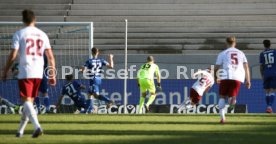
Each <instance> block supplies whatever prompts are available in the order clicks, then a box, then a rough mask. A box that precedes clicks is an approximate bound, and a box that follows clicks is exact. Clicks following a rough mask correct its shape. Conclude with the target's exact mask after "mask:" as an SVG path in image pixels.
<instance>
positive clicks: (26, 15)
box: [22, 9, 35, 25]
mask: <svg viewBox="0 0 276 144" xmlns="http://www.w3.org/2000/svg"><path fill="white" fill-rule="evenodd" d="M34 20H35V14H34V12H33V11H32V10H29V9H25V10H23V11H22V21H23V22H24V23H25V24H27V25H29V24H30V23H32V22H33V21H34Z"/></svg>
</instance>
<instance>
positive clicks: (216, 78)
mask: <svg viewBox="0 0 276 144" xmlns="http://www.w3.org/2000/svg"><path fill="white" fill-rule="evenodd" d="M219 68H220V65H215V69H214V80H215V82H216V83H218V77H217V72H218V70H219Z"/></svg>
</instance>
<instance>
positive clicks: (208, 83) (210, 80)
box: [178, 69, 214, 113]
mask: <svg viewBox="0 0 276 144" xmlns="http://www.w3.org/2000/svg"><path fill="white" fill-rule="evenodd" d="M196 76H197V77H198V79H197V81H196V82H195V83H194V84H193V86H192V88H191V89H190V98H189V99H187V100H184V101H183V102H182V104H181V105H180V106H179V109H178V112H179V113H180V112H181V111H182V110H185V109H191V108H193V107H194V106H195V105H196V104H198V102H199V101H200V100H201V98H202V96H203V95H204V93H206V92H207V91H208V90H209V89H210V88H211V87H212V86H213V84H214V77H213V76H212V74H211V70H210V69H206V70H201V71H198V72H196V73H195V74H194V75H193V77H196Z"/></svg>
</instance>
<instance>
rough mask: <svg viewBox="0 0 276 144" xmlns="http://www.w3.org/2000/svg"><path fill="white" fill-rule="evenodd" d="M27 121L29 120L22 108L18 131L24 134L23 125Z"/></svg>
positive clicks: (24, 125)
mask: <svg viewBox="0 0 276 144" xmlns="http://www.w3.org/2000/svg"><path fill="white" fill-rule="evenodd" d="M28 122H29V118H28V116H27V115H26V112H25V110H23V112H22V116H21V120H20V125H19V128H18V133H20V134H24V130H25V127H26V126H27V124H28Z"/></svg>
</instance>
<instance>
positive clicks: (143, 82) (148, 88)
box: [137, 56, 161, 114]
mask: <svg viewBox="0 0 276 144" xmlns="http://www.w3.org/2000/svg"><path fill="white" fill-rule="evenodd" d="M154 75H155V76H156V77H157V87H158V88H159V89H161V78H160V72H159V67H158V65H157V64H155V63H154V58H153V56H149V57H148V58H147V63H145V64H143V65H142V66H141V68H140V70H139V71H138V75H137V80H138V87H140V91H141V94H142V96H141V97H140V102H139V114H142V113H143V106H144V103H145V98H146V96H147V92H149V93H150V97H149V99H148V102H147V103H146V105H145V106H146V111H149V106H150V105H151V104H152V103H153V101H154V99H155V97H156V89H155V85H154Z"/></svg>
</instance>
